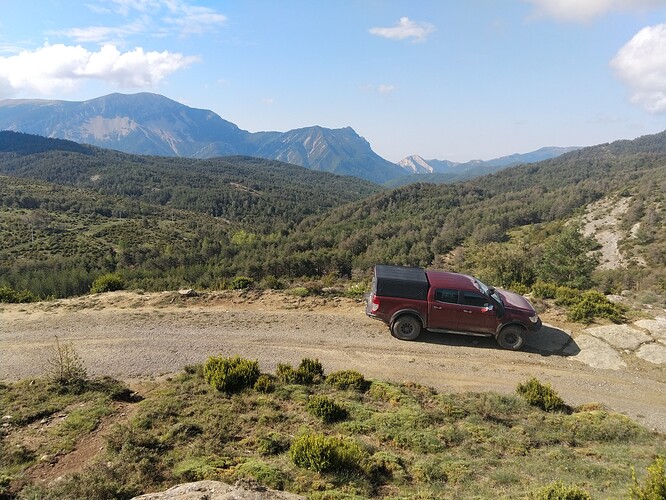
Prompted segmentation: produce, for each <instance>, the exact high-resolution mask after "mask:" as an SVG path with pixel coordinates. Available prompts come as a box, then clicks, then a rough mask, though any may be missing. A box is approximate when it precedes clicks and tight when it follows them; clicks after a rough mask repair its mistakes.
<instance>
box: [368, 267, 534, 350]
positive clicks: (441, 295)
mask: <svg viewBox="0 0 666 500" xmlns="http://www.w3.org/2000/svg"><path fill="white" fill-rule="evenodd" d="M366 300H367V304H366V314H367V315H368V316H370V317H371V318H375V319H379V320H381V321H383V322H384V323H386V324H387V325H389V327H390V329H391V334H392V335H393V336H394V337H396V338H398V339H401V340H414V339H416V338H417V337H418V336H419V335H420V334H421V332H422V331H423V330H429V331H431V332H446V333H462V334H465V335H476V336H484V337H495V339H496V340H497V343H498V344H499V345H500V346H501V347H503V348H505V349H511V350H518V349H520V348H521V347H522V346H523V344H524V343H525V336H526V334H527V332H530V331H531V332H536V331H538V330H539V329H540V328H541V319H539V315H538V314H537V313H536V311H535V310H534V307H533V306H532V304H530V302H529V301H528V300H527V299H526V298H525V297H523V296H522V295H519V294H517V293H514V292H510V291H508V290H502V289H499V288H493V287H490V286H487V285H485V284H483V283H482V282H481V281H480V280H478V279H476V278H474V277H472V276H468V275H466V274H459V273H452V272H444V271H430V270H428V271H426V270H425V269H422V268H420V267H402V266H388V265H382V264H378V265H376V266H375V276H374V278H373V280H372V291H371V292H370V294H369V295H368V296H367V298H366Z"/></svg>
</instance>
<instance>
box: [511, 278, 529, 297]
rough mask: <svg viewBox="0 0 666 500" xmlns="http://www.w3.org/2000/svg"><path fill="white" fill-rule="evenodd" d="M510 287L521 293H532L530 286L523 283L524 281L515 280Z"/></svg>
mask: <svg viewBox="0 0 666 500" xmlns="http://www.w3.org/2000/svg"><path fill="white" fill-rule="evenodd" d="M508 288H509V289H510V290H512V291H514V292H516V293H519V294H520V295H526V294H528V293H530V287H529V286H527V285H525V284H523V283H518V282H515V281H514V282H513V283H510V284H509V286H508Z"/></svg>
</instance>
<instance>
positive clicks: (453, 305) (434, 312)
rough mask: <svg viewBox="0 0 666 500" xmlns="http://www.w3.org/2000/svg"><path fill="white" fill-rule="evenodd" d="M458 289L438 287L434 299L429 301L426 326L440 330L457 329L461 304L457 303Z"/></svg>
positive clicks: (460, 314)
mask: <svg viewBox="0 0 666 500" xmlns="http://www.w3.org/2000/svg"><path fill="white" fill-rule="evenodd" d="M459 294H460V292H459V291H458V290H452V289H445V288H438V289H436V290H435V296H434V300H432V301H430V303H429V307H430V310H429V311H428V328H434V329H440V330H458V323H459V319H460V316H462V309H463V306H462V305H461V304H458V295H459Z"/></svg>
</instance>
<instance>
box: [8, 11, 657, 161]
mask: <svg viewBox="0 0 666 500" xmlns="http://www.w3.org/2000/svg"><path fill="white" fill-rule="evenodd" d="M142 91H148V92H155V93H159V94H163V95H165V96H167V97H169V98H172V99H174V100H177V101H179V102H182V103H184V104H187V105H188V106H192V107H197V108H205V109H211V110H213V111H215V112H216V113H218V114H219V115H220V116H222V117H223V118H225V119H227V120H229V121H231V122H233V123H235V124H237V125H238V126H239V127H241V128H243V129H246V130H249V131H252V132H256V131H259V130H279V131H286V130H289V129H293V128H299V127H305V126H310V125H321V126H324V127H330V128H338V127H345V126H351V127H352V128H354V129H355V130H356V132H358V133H359V134H360V135H362V136H363V137H365V138H366V139H367V140H368V141H369V142H370V144H371V146H372V147H373V149H374V150H375V151H376V152H377V153H379V154H380V155H382V156H384V157H385V158H387V159H388V160H391V161H399V160H400V159H402V158H403V157H405V156H407V155H410V154H418V155H420V156H423V157H424V158H426V159H433V158H436V159H447V160H453V161H467V160H470V159H477V158H480V159H489V158H494V157H498V156H502V155H507V154H511V153H516V152H527V151H531V150H534V149H537V148H539V147H542V146H586V145H593V144H598V143H602V142H608V141H612V140H615V139H631V138H634V137H638V136H640V135H644V134H648V133H654V132H658V131H661V130H663V129H665V128H666V125H665V123H666V121H665V120H664V118H665V117H664V112H666V0H466V1H461V0H420V1H414V0H411V1H403V0H385V1H381V0H335V1H333V0H330V1H325V0H318V1H313V0H283V1H279V2H278V1H275V0H237V1H218V2H212V1H196V0H104V1H99V0H82V1H70V0H20V1H16V0H0V99H5V98H45V99H65V100H76V101H79V100H86V99H91V98H94V97H98V96H101V95H105V94H108V93H111V92H123V93H134V92H142Z"/></svg>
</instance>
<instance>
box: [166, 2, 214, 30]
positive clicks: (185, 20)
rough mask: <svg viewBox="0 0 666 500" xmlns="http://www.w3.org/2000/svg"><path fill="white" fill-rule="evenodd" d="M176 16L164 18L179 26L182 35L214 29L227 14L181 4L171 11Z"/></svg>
mask: <svg viewBox="0 0 666 500" xmlns="http://www.w3.org/2000/svg"><path fill="white" fill-rule="evenodd" d="M173 12H174V13H175V14H177V16H175V17H167V18H165V19H164V20H165V21H166V22H167V23H169V24H173V25H176V26H178V27H180V30H181V31H180V32H181V34H182V35H201V34H203V33H207V32H210V31H214V30H215V29H216V28H217V27H218V26H222V25H224V24H226V22H227V16H225V15H222V14H218V13H217V12H215V11H214V10H213V9H209V8H208V7H196V6H192V5H181V6H180V7H179V8H178V10H176V11H173Z"/></svg>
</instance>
